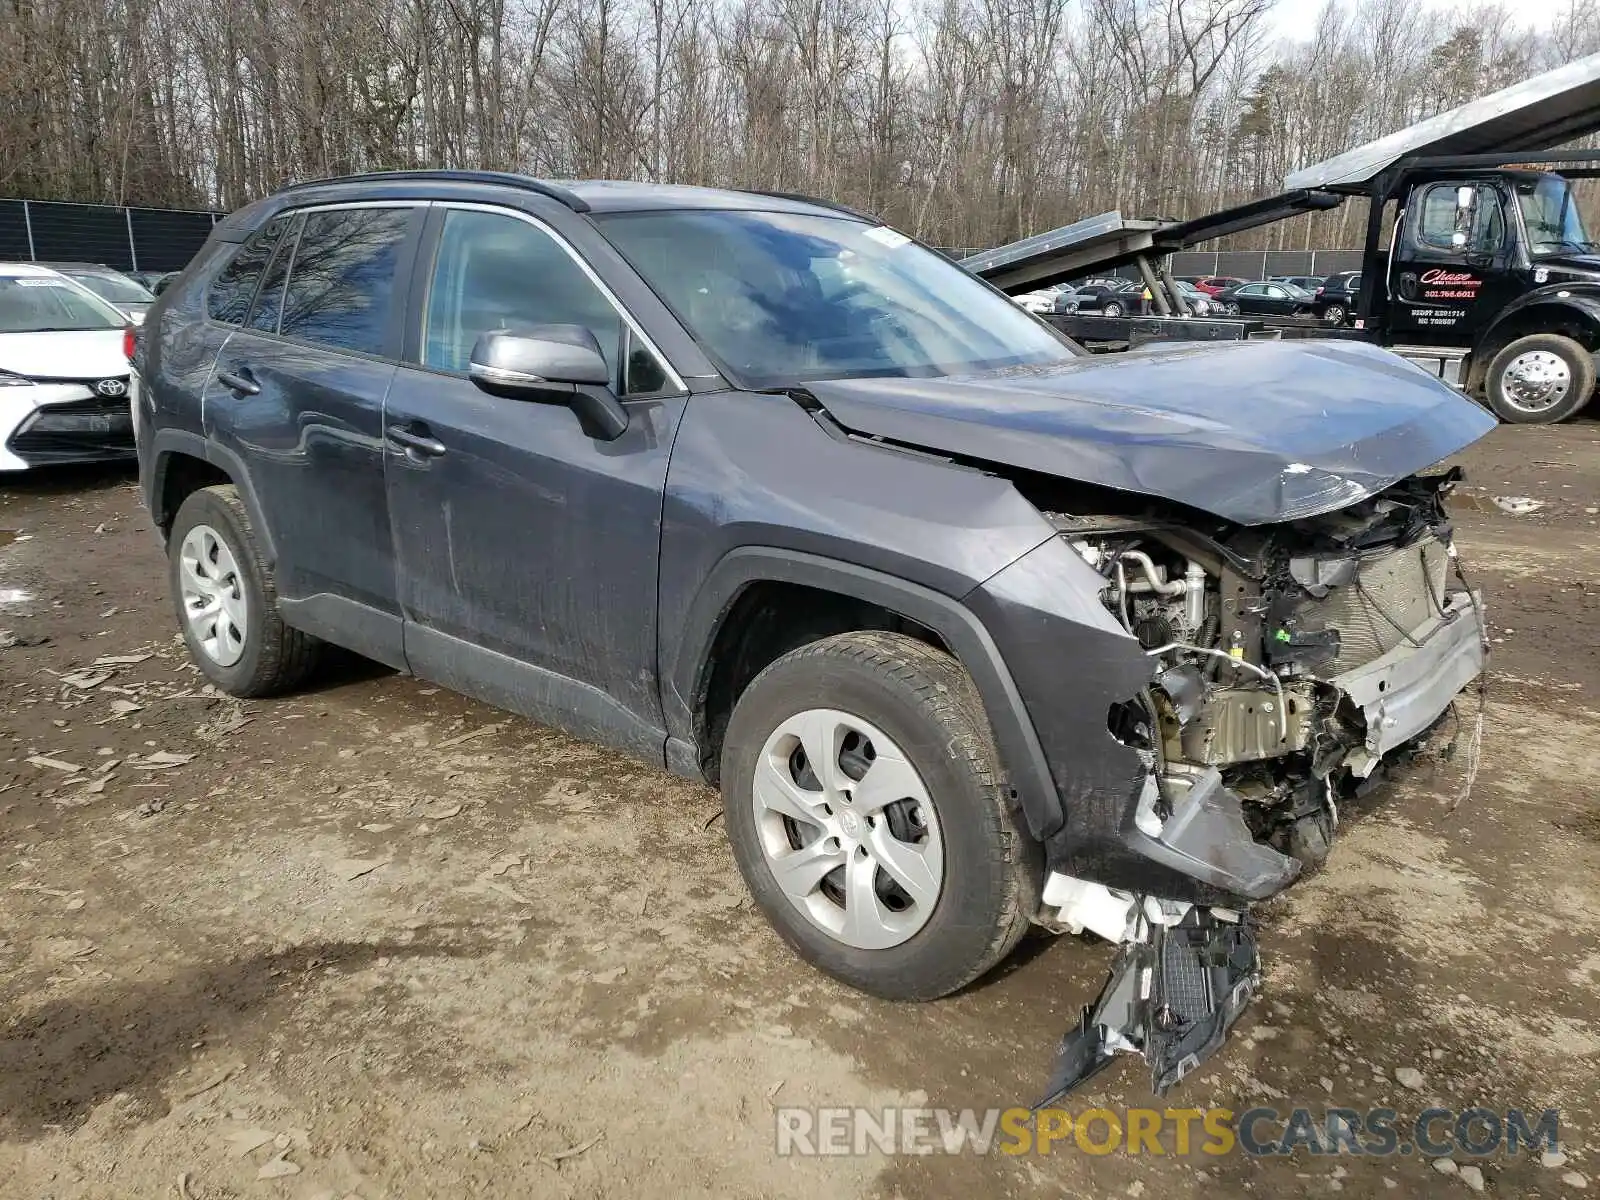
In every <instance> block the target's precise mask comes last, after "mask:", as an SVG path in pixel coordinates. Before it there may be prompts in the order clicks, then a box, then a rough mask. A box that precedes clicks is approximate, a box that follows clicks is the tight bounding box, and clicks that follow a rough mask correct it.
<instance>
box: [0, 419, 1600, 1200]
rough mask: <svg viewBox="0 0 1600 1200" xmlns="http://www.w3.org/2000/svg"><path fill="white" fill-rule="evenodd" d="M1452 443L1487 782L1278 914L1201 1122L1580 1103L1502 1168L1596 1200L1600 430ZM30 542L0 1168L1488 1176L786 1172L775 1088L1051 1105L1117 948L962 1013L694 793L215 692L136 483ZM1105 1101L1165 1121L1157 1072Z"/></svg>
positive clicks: (451, 737)
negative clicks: (1223, 1110) (886, 959)
mask: <svg viewBox="0 0 1600 1200" xmlns="http://www.w3.org/2000/svg"><path fill="white" fill-rule="evenodd" d="M1464 461H1465V465H1466V466H1467V469H1468V471H1469V475H1470V477H1469V484H1471V485H1472V486H1471V488H1470V489H1469V490H1468V491H1467V492H1466V493H1464V496H1463V499H1462V502H1461V503H1460V504H1459V505H1458V510H1459V513H1460V518H1459V529H1460V537H1461V543H1462V547H1463V555H1464V559H1465V561H1466V563H1467V564H1468V567H1469V570H1470V573H1471V574H1472V576H1474V579H1475V582H1476V583H1478V584H1480V585H1481V586H1483V587H1484V588H1485V590H1486V592H1487V594H1488V596H1489V598H1490V614H1491V619H1492V621H1493V624H1494V626H1495V630H1494V637H1495V641H1496V643H1497V644H1496V646H1495V654H1494V659H1493V663H1492V677H1491V686H1490V690H1489V704H1488V710H1487V721H1486V728H1485V737H1484V742H1483V747H1482V756H1481V769H1480V772H1479V774H1478V775H1477V778H1476V784H1475V787H1474V788H1473V790H1472V794H1471V796H1470V798H1469V799H1468V800H1467V801H1466V802H1465V803H1463V804H1460V805H1459V807H1453V805H1454V804H1455V802H1456V800H1457V798H1458V795H1459V792H1460V789H1461V785H1462V782H1463V772H1464V769H1465V761H1464V756H1457V757H1456V759H1454V760H1453V761H1451V762H1449V763H1437V762H1428V763H1419V764H1417V765H1415V766H1414V767H1412V768H1411V770H1410V771H1409V773H1408V774H1407V775H1406V777H1405V778H1404V779H1403V780H1401V781H1400V782H1398V783H1396V784H1394V785H1392V786H1388V787H1386V788H1385V789H1383V790H1382V791H1381V792H1380V793H1379V794H1378V795H1376V796H1374V797H1371V798H1370V799H1369V800H1368V801H1366V802H1364V803H1363V804H1362V805H1361V806H1360V811H1358V812H1355V813H1352V814H1348V815H1347V820H1346V823H1345V825H1344V826H1343V828H1342V830H1341V840H1340V841H1339V843H1338V844H1337V846H1336V848H1335V851H1334V855H1333V858H1332V861H1331V863H1330V865H1329V867H1328V869H1327V870H1326V871H1325V872H1324V873H1323V874H1321V875H1320V876H1318V877H1316V878H1314V879H1311V880H1309V881H1307V882H1305V883H1303V884H1302V885H1300V886H1298V887H1296V888H1294V889H1292V890H1291V892H1290V893H1289V894H1288V895H1287V896H1285V897H1283V898H1281V899H1280V900H1278V901H1276V902H1275V903H1273V904H1272V905H1270V906H1269V907H1268V908H1267V909H1266V910H1265V911H1264V913H1263V914H1262V920H1263V938H1262V952H1263V961H1264V964H1265V973H1266V987H1265V995H1264V997H1263V998H1262V1000H1261V1001H1260V1002H1258V1004H1257V1005H1256V1006H1255V1007H1254V1009H1253V1010H1252V1012H1251V1014H1250V1015H1249V1016H1247V1017H1246V1019H1245V1021H1244V1022H1243V1023H1242V1024H1241V1027H1240V1030H1239V1033H1238V1034H1237V1036H1236V1037H1235V1038H1234V1040H1233V1042H1232V1043H1231V1044H1230V1045H1229V1046H1228V1047H1227V1048H1226V1049H1225V1050H1224V1051H1223V1052H1222V1053H1221V1054H1220V1055H1218V1056H1217V1057H1216V1058H1215V1059H1214V1060H1213V1061H1212V1062H1211V1063H1210V1064H1208V1065H1207V1066H1206V1067H1205V1068H1204V1069H1203V1070H1202V1071H1201V1072H1199V1073H1198V1074H1197V1075H1195V1076H1194V1077H1192V1078H1191V1079H1190V1080H1189V1081H1187V1082H1186V1083H1185V1084H1184V1085H1182V1087H1181V1090H1180V1091H1179V1092H1177V1093H1176V1094H1175V1095H1174V1096H1173V1097H1172V1098H1171V1099H1170V1100H1169V1103H1172V1102H1175V1103H1180V1104H1188V1105H1195V1106H1204V1105H1210V1104H1220V1105H1225V1106H1227V1107H1229V1108H1231V1109H1233V1110H1235V1111H1241V1110H1243V1109H1247V1108H1249V1107H1252V1106H1253V1105H1257V1104H1272V1105H1277V1106H1278V1107H1279V1108H1280V1109H1284V1110H1287V1108H1289V1107H1291V1106H1292V1105H1293V1104H1295V1103H1299V1104H1313V1105H1323V1104H1332V1103H1338V1104H1341V1105H1345V1106H1348V1107H1353V1108H1360V1109H1365V1108H1367V1107H1370V1106H1373V1105H1377V1104H1388V1105H1390V1106H1392V1107H1395V1108H1397V1109H1399V1110H1401V1111H1402V1112H1416V1111H1417V1110H1419V1109H1421V1108H1423V1107H1425V1106H1426V1105H1427V1104H1429V1103H1434V1102H1437V1103H1440V1104H1443V1105H1445V1106H1449V1107H1453V1108H1466V1107H1469V1106H1471V1105H1475V1104H1481V1105H1485V1106H1488V1107H1492V1108H1499V1109H1505V1108H1508V1107H1517V1108H1523V1109H1531V1110H1535V1111H1537V1110H1542V1109H1544V1108H1549V1107H1554V1108H1559V1109H1560V1111H1561V1124H1562V1135H1563V1140H1564V1142H1565V1143H1566V1146H1565V1150H1566V1154H1567V1156H1568V1162H1567V1163H1566V1164H1564V1165H1562V1166H1559V1167H1551V1166H1546V1165H1542V1164H1541V1163H1540V1161H1539V1160H1538V1159H1537V1158H1536V1157H1533V1156H1530V1155H1526V1154H1524V1155H1522V1156H1520V1157H1515V1158H1512V1157H1507V1156H1503V1155H1496V1156H1494V1157H1491V1158H1489V1159H1487V1160H1486V1161H1485V1162H1484V1164H1483V1174H1484V1177H1485V1184H1484V1187H1485V1190H1486V1192H1487V1193H1488V1194H1491V1195H1517V1196H1532V1195H1540V1196H1548V1197H1554V1196H1567V1195H1573V1196H1575V1195H1577V1194H1578V1188H1579V1187H1580V1185H1584V1184H1587V1187H1588V1189H1589V1190H1590V1191H1594V1190H1600V1178H1590V1179H1587V1180H1586V1179H1584V1178H1583V1176H1585V1175H1586V1176H1591V1177H1597V1176H1600V1133H1597V1117H1600V1112H1597V1109H1600V1084H1597V1082H1596V1081H1597V1077H1600V999H1597V991H1600V988H1597V985H1600V799H1597V797H1596V793H1595V790H1594V787H1593V785H1592V783H1591V779H1592V777H1591V776H1590V774H1589V771H1590V770H1592V769H1593V767H1594V764H1595V763H1596V761H1597V759H1600V637H1597V636H1596V632H1595V627H1596V624H1597V621H1600V571H1597V566H1600V516H1597V515H1596V514H1597V510H1600V423H1594V422H1588V423H1579V424H1576V425H1570V426H1565V427H1560V428H1549V429H1545V428H1536V429H1524V428H1510V427H1504V428H1501V429H1499V430H1497V431H1496V432H1495V433H1494V434H1493V435H1491V437H1490V438H1488V439H1487V440H1486V442H1485V443H1483V444H1481V445H1480V446H1478V447H1475V448H1474V449H1473V450H1472V451H1471V452H1469V453H1468V454H1467V455H1466V456H1465V459H1464ZM1506 495H1524V496H1530V497H1533V498H1535V499H1538V500H1542V501H1543V502H1544V504H1543V507H1542V508H1540V509H1539V510H1538V511H1537V512H1534V513H1532V514H1529V515H1522V516H1516V515H1511V514H1508V513H1506V512H1503V511H1501V510H1500V509H1499V508H1498V507H1496V506H1495V505H1494V504H1493V503H1492V502H1491V501H1490V499H1489V497H1491V496H1506ZM0 531H5V532H0V630H7V631H9V635H6V634H0V645H3V646H5V648H4V649H0V1195H3V1196H6V1197H11V1196H15V1197H69V1196H138V1197H157V1196H160V1197H169V1196H179V1197H190V1198H193V1200H201V1198H204V1200H214V1198H217V1197H228V1196H260V1197H284V1198H289V1200H311V1198H313V1197H343V1196H348V1195H355V1196H360V1197H363V1198H366V1200H376V1198H377V1197H382V1196H393V1197H401V1196H404V1197H423V1196H484V1197H488V1196H495V1197H500V1196H612V1195H622V1194H630V1193H632V1194H640V1195H646V1196H655V1195H672V1196H693V1195H705V1196H740V1197H743V1196H761V1197H779V1196H795V1197H810V1196H820V1195H824V1194H826V1195H829V1196H832V1197H837V1198H844V1197H852V1196H919V1197H920V1196H960V1197H972V1196H1024V1195H1026V1196H1072V1197H1090V1196H1103V1195H1108V1194H1115V1195H1129V1196H1137V1195H1141V1194H1144V1195H1150V1196H1162V1197H1167V1196H1178V1197H1183V1196H1202V1195H1204V1196H1208V1197H1216V1196H1219V1195H1222V1196H1232V1195H1239V1194H1242V1193H1249V1194H1253V1195H1258V1196H1302V1195H1304V1196H1322V1195H1325V1194H1327V1193H1329V1192H1343V1193H1345V1194H1350V1195H1363V1196H1364V1195H1386V1194H1391V1193H1396V1194H1400V1195H1412V1194H1459V1195H1461V1196H1463V1197H1465V1196H1467V1195H1468V1194H1469V1189H1468V1183H1467V1181H1466V1180H1464V1179H1463V1178H1461V1177H1460V1176H1459V1175H1458V1176H1457V1177H1455V1178H1447V1177H1446V1176H1444V1175H1442V1174H1440V1173H1437V1172H1436V1171H1435V1170H1434V1169H1432V1168H1431V1167H1430V1165H1429V1164H1428V1163H1427V1162H1426V1161H1425V1160H1423V1159H1422V1158H1420V1157H1415V1156H1413V1157H1407V1158H1394V1159H1388V1160H1375V1159H1370V1158H1354V1159H1352V1158H1345V1159H1341V1160H1333V1159H1319V1158H1310V1157H1307V1156H1304V1155H1297V1156H1294V1157H1292V1158H1282V1159H1276V1160H1259V1159H1249V1158H1246V1157H1244V1156H1242V1155H1234V1156H1231V1157H1226V1158H1221V1159H1206V1158H1199V1157H1196V1158H1191V1159H1177V1158H1173V1157H1150V1156H1146V1157H1138V1158H1133V1157H1129V1156H1127V1155H1126V1154H1123V1153H1120V1152H1119V1153H1117V1154H1113V1155H1107V1156H1103V1157H1095V1156H1090V1155H1085V1154H1082V1153H1079V1152H1077V1151H1075V1150H1069V1151H1058V1152H1057V1153H1055V1154H1053V1155H1051V1156H1050V1157H1048V1158H1039V1157H1036V1156H1024V1157H1018V1158H1012V1157H1003V1156H1000V1155H991V1156H988V1157H976V1156H971V1155H967V1156H961V1157H947V1156H943V1155H941V1156H937V1157H913V1156H899V1155H896V1156H892V1157H884V1156H882V1155H878V1154H869V1155H865V1156H862V1157H839V1158H827V1159H814V1158H812V1159H802V1158H792V1157H779V1156H778V1155H777V1154H776V1153H775V1136H774V1108H775V1106H777V1105H784V1104H787V1105H805V1106H817V1105H856V1104H865V1105H874V1106H876V1105H884V1104H920V1105H939V1106H951V1107H955V1108H965V1107H976V1108H983V1107H988V1106H1001V1107H1005V1106H1011V1105H1016V1104H1019V1103H1020V1104H1024V1105H1025V1104H1027V1103H1029V1102H1031V1101H1032V1100H1033V1099H1035V1098H1036V1097H1037V1094H1038V1090H1039V1087H1040V1085H1041V1083H1042V1082H1043V1080H1044V1077H1045V1074H1046V1072H1047V1069H1048V1066H1049V1061H1050V1056H1051V1052H1052V1049H1053V1046H1054V1044H1055V1042H1056V1040H1057V1039H1058V1038H1059V1036H1060V1035H1061V1033H1062V1031H1063V1030H1064V1029H1065V1028H1066V1027H1067V1025H1068V1024H1069V1023H1070V1022H1072V1021H1073V1020H1074V1019H1075V1016H1076V1014H1077V1012H1078V1009H1079V1007H1080V1006H1081V1005H1082V1004H1084V1003H1085V1002H1086V1001H1088V1000H1089V999H1091V998H1092V997H1093V995H1094V993H1095V992H1096V991H1097V990H1098V988H1099V986H1100V983H1101V981H1102V978H1103V973H1104V971H1105V968H1106V966H1107V964H1108V962H1109V959H1110V949H1109V947H1107V946H1105V945H1104V944H1096V943H1093V942H1089V941H1085V940H1078V939H1073V938H1059V939H1050V938H1046V937H1043V936H1039V937H1035V938H1032V939H1030V940H1029V941H1028V942H1026V943H1024V945H1023V947H1021V949H1020V951H1019V953H1018V954H1017V955H1015V956H1014V958H1013V960H1012V961H1011V962H1010V964H1008V966H1007V967H1006V968H1003V969H1002V970H1001V971H1000V972H998V973H996V974H995V975H994V976H993V977H991V978H990V979H988V980H986V981H984V982H983V983H982V984H980V985H979V986H976V987H974V988H972V989H970V990H969V991H968V992H966V993H965V994H962V995H960V996H958V997H955V998H953V999H950V1000H946V1001H943V1002H940V1003H936V1004H930V1005H922V1006H901V1005H895V1004H890V1003H885V1002H879V1001H875V1000H871V999H867V998H864V997H862V996H860V995H858V994H855V993H853V992H851V991H849V990H847V989H845V988H843V987H841V986H838V985H835V984H834V983H832V982H830V981H828V980H826V979H824V978H823V977H821V976H820V975H818V974H817V973H815V972H814V971H812V970H810V969H808V968H807V967H805V966H803V965H802V964H800V963H799V962H798V961H796V960H795V959H794V958H793V957H792V956H791V955H790V954H789V953H788V952H787V951H786V950H785V948H784V947H783V946H782V945H781V944H780V943H779V942H778V940H777V938H776V937H775V936H774V935H773V934H772V933H771V932H769V930H768V928H767V926H766V925H765V923H764V922H763V921H762V919H761V918H760V917H759V915H758V914H757V913H755V912H754V911H752V909H751V906H750V903H749V901H748V899H747V898H746V894H745V891H744V888H743V886H742V884H741V882H740V880H739V877H738V874H737V872H736V870H735V868H734V864H733V859H732V857H731V855H730V854H729V852H728V849H727V846H726V844H725V841H724V838H723V834H722V830H721V825H720V821H719V820H717V819H716V818H715V814H716V813H717V812H718V801H717V797H716V796H715V795H713V794H712V793H711V792H710V791H708V790H706V789H703V788H698V787H694V786H690V785H688V784H685V783H682V782H679V781H676V780H673V779H671V778H669V777H667V776H666V775H664V774H662V773H661V772H659V771H655V770H651V769H649V768H647V767H644V766H641V765H639V764H636V763H634V762H632V761H629V760H626V759H623V758H620V757H618V756H615V755H612V754H610V753H607V752H604V751H601V750H597V749H594V748H592V747H589V746H586V745H583V744H580V743H577V742H574V741H572V740H570V739H568V738H565V737H563V736H561V735H559V734H556V733H552V732H550V731H548V730H545V729H541V728H539V727H537V726H534V725H531V724H529V723H527V722H524V721H522V720H519V719H515V718H509V717H507V716H506V715H505V714H503V713H499V712H496V711H493V710H491V709H488V708H486V707H483V706H481V705H478V704H475V703H472V702H470V701H467V700H464V699H462V698H460V697H458V696H455V695H452V694H451V693H449V692H447V691H443V690H440V689H438V688H435V687H432V686H429V685H427V684H425V683H421V682H418V681H416V680H413V679H410V678H406V677H403V676H399V675H395V674H391V673H388V672H387V671H385V670H383V669H382V668H377V667H373V666H371V665H370V664H365V663H362V662H360V661H356V660H345V661H342V662H340V663H338V664H336V665H335V666H334V668H333V669H331V670H330V671H329V672H328V673H327V674H326V675H325V676H324V677H323V678H322V679H321V680H320V681H319V682H318V684H317V685H316V686H315V687H313V688H312V689H311V690H308V691H306V692H304V693H302V694H299V695H296V696H293V697H290V698H286V699H280V700H272V701H264V702H251V703H247V704H243V705H241V704H238V703H236V702H234V701H232V700H231V699H227V698H224V697H219V696H218V695H216V694H215V693H214V692H212V691H211V689H209V688H207V687H204V686H202V681H201V680H200V679H199V677H198V676H197V675H196V673H195V672H194V670H193V669H192V668H191V667H190V666H189V665H188V664H187V661H186V659H185V656H184V653H183V650H182V646H181V643H180V642H179V641H178V639H177V637H176V632H175V625H174V618H173V614H172V609H171V605H170V603H169V601H168V599H167V591H166V582H165V572H164V569H163V560H162V557H161V553H160V551H159V549H158V547H157V545H156V542H155V539H154V538H153V536H152V535H151V532H150V525H149V521H148V519H147V518H146V515H145V514H144V512H143V510H142V509H141V508H140V506H139V502H138V495H137V492H136V490H135V487H134V484H133V481H132V478H131V476H130V475H129V474H128V473H127V472H123V471H116V470H95V471H76V472H70V473H55V474H50V475H38V476H32V477H28V478H24V479H20V480H14V481H8V482H6V483H4V484H0ZM103 659H109V660H110V661H104V662H102V663H101V664H100V665H96V662H97V660H103ZM1468 716H1469V718H1470V710H1469V713H1468ZM1408 1067H1409V1068H1415V1069H1417V1070H1419V1071H1420V1072H1421V1074H1422V1076H1423V1080H1422V1085H1421V1087H1420V1088H1410V1087H1406V1086H1403V1085H1402V1084H1401V1083H1399V1082H1397V1081H1396V1072H1397V1071H1400V1072H1401V1077H1402V1078H1405V1077H1407V1076H1408V1073H1407V1072H1405V1071H1403V1070H1402V1068H1408ZM1412 1082H1415V1080H1413V1081H1412ZM1075 1102H1076V1104H1077V1106H1078V1107H1080V1108H1081V1107H1086V1106H1089V1105H1106V1106H1110V1107H1113V1108H1120V1107H1122V1106H1128V1105H1141V1104H1145V1103H1147V1102H1149V1080H1148V1075H1147V1074H1146V1073H1145V1072H1144V1070H1143V1068H1142V1066H1141V1065H1140V1064H1138V1063H1137V1062H1135V1061H1132V1060H1129V1061H1127V1062H1126V1063H1124V1064H1121V1065H1119V1066H1118V1067H1116V1068H1114V1069H1113V1070H1111V1071H1110V1072H1108V1073H1106V1074H1104V1075H1101V1076H1100V1077H1098V1078H1097V1079H1096V1080H1094V1081H1093V1082H1092V1084H1091V1085H1090V1086H1089V1088H1088V1089H1087V1090H1086V1092H1085V1094H1083V1095H1081V1096H1079V1097H1076V1098H1075ZM597 1139H598V1140H597ZM1573 1172H1577V1173H1581V1174H1577V1175H1574V1174H1572V1173H1573ZM1564 1177H1565V1178H1564Z"/></svg>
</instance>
